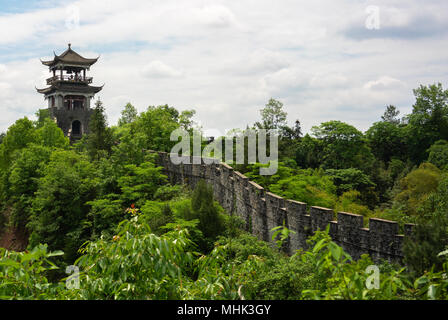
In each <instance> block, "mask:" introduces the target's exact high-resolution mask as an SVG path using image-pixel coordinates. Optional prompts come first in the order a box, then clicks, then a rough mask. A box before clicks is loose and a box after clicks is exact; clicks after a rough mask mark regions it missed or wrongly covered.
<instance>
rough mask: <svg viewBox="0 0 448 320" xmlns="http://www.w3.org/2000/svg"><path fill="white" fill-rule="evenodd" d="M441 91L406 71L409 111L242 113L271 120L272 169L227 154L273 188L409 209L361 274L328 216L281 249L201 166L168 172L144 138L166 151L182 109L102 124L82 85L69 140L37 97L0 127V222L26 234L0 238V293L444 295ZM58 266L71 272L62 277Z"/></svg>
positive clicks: (187, 118)
mask: <svg viewBox="0 0 448 320" xmlns="http://www.w3.org/2000/svg"><path fill="white" fill-rule="evenodd" d="M447 92H448V91H446V90H444V89H443V88H442V85H441V84H435V85H430V86H420V87H419V88H418V89H416V90H414V94H415V97H416V102H415V104H414V106H413V110H412V113H411V114H409V115H406V116H404V117H403V118H401V119H400V118H398V115H399V111H398V110H397V108H395V107H394V106H387V107H386V110H385V112H384V114H383V116H382V117H381V120H380V121H378V122H375V123H374V124H373V125H372V126H371V127H370V128H369V129H368V130H367V131H366V132H365V133H363V132H361V131H359V130H358V129H356V128H355V127H353V126H352V125H350V124H347V123H344V122H342V121H336V120H332V121H326V122H324V123H322V124H320V125H318V126H314V127H313V129H312V130H311V132H310V133H309V134H306V135H305V136H303V134H302V130H301V125H300V121H299V120H295V122H294V125H293V126H292V127H289V126H288V124H287V113H286V112H285V111H284V110H283V104H282V103H281V102H280V101H277V100H275V99H270V100H269V102H268V103H267V104H266V106H265V107H264V108H263V109H262V110H261V121H259V122H257V123H255V124H254V125H253V127H252V129H254V130H261V129H266V130H268V131H269V134H274V133H275V134H278V135H279V159H278V160H279V161H278V170H277V172H276V173H275V174H274V175H270V176H264V175H260V174H259V172H260V170H259V169H260V167H263V166H267V165H266V164H260V163H248V162H246V163H244V164H231V165H233V166H235V168H236V169H238V170H239V171H241V172H243V173H244V174H245V175H246V176H248V177H249V178H250V179H251V180H253V181H255V182H257V183H258V184H260V185H262V186H263V187H265V188H266V189H268V190H269V191H271V192H274V193H276V194H278V195H281V196H283V197H285V198H289V199H295V200H298V201H303V202H306V203H307V204H308V205H317V206H323V207H329V208H333V209H335V210H336V211H346V212H353V213H358V214H361V215H363V216H365V217H380V218H386V219H392V220H396V221H398V222H399V223H400V224H403V223H409V222H412V223H416V224H417V225H416V226H415V228H414V231H415V232H414V233H413V237H411V238H407V240H406V242H405V245H404V254H405V265H404V266H396V265H390V264H388V263H386V262H384V263H382V264H377V265H378V267H379V270H380V275H381V281H380V284H379V287H378V288H375V289H371V288H370V289H369V288H367V286H366V283H368V281H369V279H370V278H369V273H368V272H367V271H366V270H367V268H368V267H369V266H371V265H373V262H372V261H371V259H370V258H369V257H368V256H367V255H366V256H363V257H362V258H361V259H360V260H358V261H354V260H353V259H352V258H351V257H350V256H349V255H348V254H347V253H346V252H344V250H343V249H342V248H341V247H339V246H338V245H337V244H336V243H334V242H332V240H331V238H330V237H329V235H328V230H327V231H318V232H317V233H316V234H315V235H314V236H313V237H311V238H310V239H309V244H310V249H309V250H308V251H306V252H302V251H300V252H297V253H295V254H294V255H292V256H287V255H285V254H284V253H283V252H282V251H281V250H280V249H281V248H282V242H283V241H285V240H286V239H287V238H288V236H289V230H288V229H287V228H286V227H284V226H278V227H277V228H275V229H274V230H272V231H273V232H274V234H276V235H280V237H279V238H277V239H276V244H277V246H272V245H269V244H267V243H264V242H261V241H258V240H257V239H255V238H254V237H253V236H251V235H249V234H248V233H246V232H245V231H244V230H243V229H242V226H243V223H242V221H241V220H239V218H237V215H234V213H230V214H225V212H224V210H223V208H222V207H221V206H220V205H219V204H218V203H217V202H216V201H215V199H214V191H213V189H211V188H210V187H209V186H207V185H206V184H205V182H203V181H200V182H198V183H197V185H196V187H195V188H194V190H189V189H188V188H186V187H185V186H180V185H171V184H170V183H169V181H168V178H167V176H165V175H164V174H163V171H162V168H160V167H158V166H157V165H156V163H157V162H156V156H155V154H154V153H151V152H150V150H160V151H170V150H171V148H172V147H173V146H174V145H175V144H176V142H175V141H171V139H170V135H171V133H172V131H173V130H175V129H177V128H183V129H185V130H187V131H188V132H190V133H193V132H198V128H197V126H196V124H195V123H194V121H193V120H192V117H193V116H194V113H195V112H194V110H186V111H183V112H179V111H178V110H176V109H175V108H172V107H169V106H167V105H163V106H150V107H148V108H147V110H145V111H144V112H142V113H140V114H138V112H137V110H136V109H135V107H133V106H132V104H130V103H128V104H127V105H126V106H125V108H124V110H123V112H122V117H121V118H120V121H119V123H118V125H117V126H112V127H110V126H108V124H107V118H106V115H105V112H104V110H105V107H104V106H103V104H102V102H101V101H97V103H96V104H95V108H94V109H93V115H92V119H91V126H90V133H89V134H88V135H85V136H84V137H83V139H81V140H80V141H78V142H77V143H75V144H70V143H69V141H68V139H67V138H66V137H64V135H63V133H62V131H61V130H60V129H59V128H58V127H57V125H56V123H55V122H54V121H52V120H51V119H49V114H48V112H46V111H45V110H40V111H38V113H37V114H36V115H37V120H36V121H31V120H29V119H28V118H23V119H19V120H17V121H16V122H15V123H14V124H13V125H12V126H11V127H10V128H9V129H8V131H7V132H6V133H5V134H2V135H0V210H1V211H2V214H0V217H1V219H0V235H1V233H2V232H4V230H6V229H8V230H20V231H21V232H22V233H24V234H25V235H26V236H27V237H28V239H27V245H28V247H27V250H26V251H24V252H14V251H9V250H6V249H0V298H4V299H243V298H244V299H446V298H447V295H448V293H447V292H448V291H447V290H448V282H447V279H446V273H447V272H448V260H447V257H448V255H447V251H446V249H447V246H448V216H447V212H448V172H447V170H448V162H447V161H448V160H447V159H448V158H447V155H448V142H447V141H448V131H447V130H448V120H447V119H448V93H447ZM234 132H239V133H242V134H244V130H235V131H234ZM199 134H200V132H199ZM205 145H206V142H203V143H202V144H201V148H204V146H205ZM366 221H367V220H366ZM73 266H76V267H77V268H79V270H80V275H79V278H76V279H74V278H73V277H69V278H68V279H66V277H67V275H68V274H67V273H66V272H65V271H66V268H67V267H68V268H69V270H71V269H70V268H73ZM65 280H67V281H68V282H69V283H73V282H76V281H79V289H69V288H67V286H66V282H65Z"/></svg>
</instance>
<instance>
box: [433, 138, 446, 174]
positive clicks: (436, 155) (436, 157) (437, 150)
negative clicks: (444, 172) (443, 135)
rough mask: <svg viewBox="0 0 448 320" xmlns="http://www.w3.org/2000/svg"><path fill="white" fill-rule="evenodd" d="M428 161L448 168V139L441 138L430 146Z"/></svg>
mask: <svg viewBox="0 0 448 320" xmlns="http://www.w3.org/2000/svg"><path fill="white" fill-rule="evenodd" d="M428 162H431V163H432V164H434V165H435V166H437V167H438V168H440V169H445V168H447V165H448V141H446V140H439V141H437V142H435V143H434V144H433V145H432V146H431V147H430V148H429V157H428Z"/></svg>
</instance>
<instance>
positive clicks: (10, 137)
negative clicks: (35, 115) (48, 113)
mask: <svg viewBox="0 0 448 320" xmlns="http://www.w3.org/2000/svg"><path fill="white" fill-rule="evenodd" d="M35 141H36V129H35V127H34V125H33V122H32V121H31V120H29V119H28V118H26V117H25V118H22V119H19V120H17V121H16V122H15V123H14V124H13V125H12V126H10V127H9V128H8V131H7V133H6V136H5V137H4V138H3V142H2V144H1V145H0V169H3V170H4V169H6V168H7V167H9V165H10V164H11V160H12V159H14V152H15V151H18V150H20V149H23V148H25V147H26V146H27V145H28V144H29V143H32V142H35Z"/></svg>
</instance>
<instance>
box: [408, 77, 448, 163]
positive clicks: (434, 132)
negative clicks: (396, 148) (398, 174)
mask: <svg viewBox="0 0 448 320" xmlns="http://www.w3.org/2000/svg"><path fill="white" fill-rule="evenodd" d="M414 95H415V98H416V101H415V104H414V106H413V110H412V113H411V114H410V115H408V122H409V128H408V129H409V133H408V137H409V140H408V143H409V145H410V156H411V158H412V160H413V161H414V162H415V163H417V164H419V163H421V162H422V161H424V160H425V159H427V153H426V150H428V149H429V147H430V146H431V145H432V144H434V143H435V142H436V141H438V140H441V139H443V140H448V90H444V89H443V87H442V84H441V83H438V84H433V85H429V86H423V85H421V86H420V87H419V88H418V89H415V90H414Z"/></svg>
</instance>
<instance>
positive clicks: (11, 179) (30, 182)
mask: <svg viewBox="0 0 448 320" xmlns="http://www.w3.org/2000/svg"><path fill="white" fill-rule="evenodd" d="M16 155H17V156H16V159H15V161H14V163H13V164H12V166H11V169H10V170H9V175H8V180H7V181H8V185H7V188H6V198H7V199H8V202H9V203H10V204H11V206H12V212H11V216H10V223H12V224H13V225H14V226H15V227H17V228H20V229H24V228H25V226H26V224H27V223H28V222H29V218H30V216H31V212H32V202H33V200H34V194H35V192H36V191H37V189H38V181H39V178H41V177H42V169H43V168H44V167H45V165H46V164H47V163H48V161H49V159H50V156H51V149H50V148H48V147H44V146H39V145H34V144H33V145H30V146H29V147H27V148H24V149H22V150H20V151H18V152H17V153H16Z"/></svg>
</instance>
